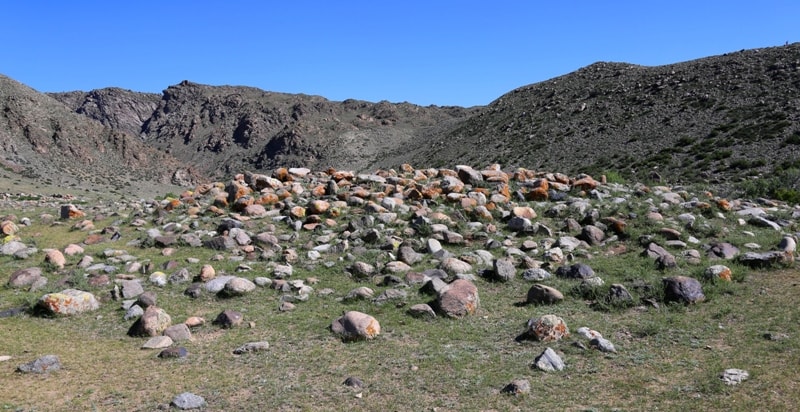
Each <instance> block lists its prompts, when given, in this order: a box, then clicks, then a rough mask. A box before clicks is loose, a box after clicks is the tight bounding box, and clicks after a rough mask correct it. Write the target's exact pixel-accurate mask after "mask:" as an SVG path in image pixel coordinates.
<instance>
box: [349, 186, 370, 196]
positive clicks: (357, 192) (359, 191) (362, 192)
mask: <svg viewBox="0 0 800 412" xmlns="http://www.w3.org/2000/svg"><path fill="white" fill-rule="evenodd" d="M351 194H352V195H353V196H355V197H360V198H362V199H368V198H369V196H370V192H369V190H367V189H365V188H363V187H361V186H356V187H354V188H353V190H352V192H351Z"/></svg>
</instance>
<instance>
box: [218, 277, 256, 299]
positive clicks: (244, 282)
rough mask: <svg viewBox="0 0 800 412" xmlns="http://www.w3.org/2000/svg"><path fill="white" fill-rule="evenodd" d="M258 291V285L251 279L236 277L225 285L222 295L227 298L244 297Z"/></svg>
mask: <svg viewBox="0 0 800 412" xmlns="http://www.w3.org/2000/svg"><path fill="white" fill-rule="evenodd" d="M254 290H256V284H255V283H253V282H252V281H251V280H250V279H245V278H241V277H234V278H232V279H230V280H228V282H226V283H225V287H224V288H223V289H222V291H221V293H222V294H224V295H225V296H242V295H245V294H247V293H250V292H252V291H254Z"/></svg>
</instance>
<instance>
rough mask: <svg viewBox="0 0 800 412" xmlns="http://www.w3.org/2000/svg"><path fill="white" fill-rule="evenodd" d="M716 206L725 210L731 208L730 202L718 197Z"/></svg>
mask: <svg viewBox="0 0 800 412" xmlns="http://www.w3.org/2000/svg"><path fill="white" fill-rule="evenodd" d="M717 207H718V208H720V209H722V210H724V211H726V212H727V211H729V210H731V202H729V201H728V200H727V199H719V200H717Z"/></svg>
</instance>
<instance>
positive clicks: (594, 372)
mask: <svg viewBox="0 0 800 412" xmlns="http://www.w3.org/2000/svg"><path fill="white" fill-rule="evenodd" d="M547 207H549V205H548V204H546V203H545V204H540V205H537V212H538V213H539V215H540V216H544V208H547ZM618 207H620V209H619V210H616V209H608V210H606V209H604V210H603V212H602V215H603V216H607V215H616V214H624V213H627V212H629V211H636V212H637V214H638V216H639V218H636V219H630V220H629V230H630V231H631V236H630V238H629V239H628V240H626V241H625V242H626V245H627V246H628V248H629V252H628V253H625V254H623V255H621V256H614V257H607V256H605V255H604V254H603V253H600V252H601V250H602V249H593V250H592V253H591V255H592V258H591V259H588V258H586V259H583V258H579V260H580V261H583V262H585V263H587V264H589V265H590V266H592V267H593V268H594V270H595V272H596V273H597V274H598V276H600V277H602V278H603V279H604V280H605V285H604V286H601V287H598V288H597V289H595V290H592V291H590V292H589V293H585V292H582V293H576V292H575V290H576V289H575V288H576V287H577V285H578V282H577V281H574V280H567V279H552V280H548V281H547V282H545V283H546V284H548V285H551V286H553V287H556V288H557V289H559V290H561V291H562V292H564V293H565V294H566V296H567V297H566V299H565V301H564V302H563V303H561V304H558V305H555V306H526V305H521V304H520V303H521V302H523V301H524V300H525V297H526V293H527V290H528V288H530V286H531V283H528V282H525V281H524V280H522V279H521V278H519V277H518V278H517V279H515V280H513V281H511V282H508V283H495V282H489V281H486V280H483V279H479V280H478V281H477V282H476V284H477V286H478V289H479V293H480V298H481V307H480V309H479V311H478V313H477V314H475V315H474V316H470V317H467V318H465V319H458V320H454V319H446V318H442V317H439V318H436V319H433V320H421V319H415V318H412V317H410V316H408V315H407V314H406V313H405V310H406V308H407V307H409V306H411V305H413V304H416V303H427V302H429V301H430V300H431V297H430V296H427V295H422V294H419V293H418V292H417V288H416V287H411V288H409V289H407V292H408V297H407V298H406V300H405V301H404V302H403V304H402V305H397V304H395V303H388V304H385V305H382V306H378V305H375V304H372V303H371V302H366V301H357V302H348V303H343V302H341V301H339V300H338V299H337V298H341V297H343V296H344V295H345V294H346V293H347V292H348V291H349V290H351V289H354V288H356V287H358V286H370V287H372V288H373V289H374V290H375V291H376V296H377V295H378V294H379V293H380V292H381V291H383V290H385V289H386V287H383V286H375V285H373V284H371V283H370V282H369V281H361V282H359V281H356V280H354V279H352V278H351V277H350V276H349V275H348V274H347V273H346V271H345V268H346V267H347V266H348V265H349V264H350V262H349V261H346V260H345V261H339V260H337V259H336V256H325V257H326V259H327V260H328V261H330V262H332V263H333V265H332V266H331V267H326V266H325V265H323V264H322V262H320V263H316V264H312V263H311V262H306V261H302V262H301V263H298V264H296V265H295V275H294V278H299V279H305V278H308V277H312V276H313V277H316V278H318V279H319V280H320V282H319V283H318V284H316V285H314V286H313V287H314V288H315V290H316V291H319V290H320V289H322V288H332V289H334V290H335V293H334V294H333V295H330V296H320V295H317V294H314V295H313V296H312V297H311V298H310V300H309V301H307V302H299V303H297V308H296V310H295V311H293V312H288V313H281V312H279V311H278V305H279V303H280V296H281V293H280V292H277V291H274V290H272V289H263V288H259V289H257V290H256V291H255V292H253V293H251V294H249V295H247V296H244V297H237V298H229V299H221V298H218V297H215V296H210V295H208V294H204V295H203V296H201V297H200V298H198V299H195V300H193V299H190V298H188V297H186V296H184V295H183V290H184V289H185V287H186V286H187V284H182V285H168V286H166V287H164V288H156V287H154V286H151V285H147V286H146V287H145V289H146V290H152V291H155V292H156V293H157V295H158V305H159V306H160V307H162V308H164V309H165V310H166V311H167V313H169V314H170V315H171V316H172V320H173V323H178V322H182V321H184V320H185V319H186V318H188V317H190V316H201V317H204V318H205V319H206V320H207V323H206V324H205V325H203V326H201V327H200V328H198V329H196V330H194V331H193V335H194V340H193V341H191V342H184V343H181V344H180V345H182V346H184V347H186V348H187V349H188V350H189V353H190V355H189V356H188V357H187V358H185V359H179V360H162V359H159V358H157V357H156V355H157V351H147V350H141V349H139V348H140V346H141V345H142V344H143V343H144V341H145V339H143V338H131V337H128V336H127V335H126V332H127V329H128V328H129V327H130V325H131V323H132V322H126V321H123V319H122V316H123V314H124V312H123V311H122V310H121V309H120V302H115V301H111V300H110V298H109V296H110V295H109V291H110V289H111V287H110V286H105V287H98V288H90V289H89V290H90V291H92V292H93V293H94V294H95V295H96V296H98V297H99V298H100V299H101V301H102V304H101V308H100V309H99V310H98V311H96V312H92V313H87V314H83V315H80V316H75V317H69V318H41V317H34V316H30V315H27V314H26V315H21V316H16V317H10V318H4V319H0V352H2V353H0V355H10V356H12V357H13V358H12V360H10V361H7V362H3V363H0V372H1V373H0V408H2V409H3V410H25V411H28V410H30V411H33V410H36V411H48V410H64V409H67V410H126V411H151V410H157V409H159V408H162V407H164V406H165V405H166V404H168V403H169V402H170V400H171V399H172V398H173V397H174V396H175V395H177V394H179V393H182V392H185V391H189V392H193V393H196V394H198V395H201V396H203V397H204V398H205V399H206V401H207V402H208V404H209V407H208V408H207V409H208V410H331V411H334V410H342V409H343V408H346V409H350V410H364V411H373V410H402V411H404V410H439V411H443V410H530V409H531V408H532V407H534V406H533V405H535V409H542V410H545V409H554V410H615V409H617V410H654V409H659V410H676V411H679V410H697V409H706V410H725V409H728V410H790V409H792V408H793V407H794V405H796V404H797V403H798V402H800V395H798V394H800V390H798V389H800V388H798V386H799V385H800V378H798V377H797V375H796V373H795V372H794V369H795V367H794V366H796V365H797V362H798V358H797V353H798V350H800V343H799V342H800V341H798V340H797V339H795V338H794V337H793V334H794V331H795V329H796V327H797V324H798V322H800V310H798V309H796V304H795V303H796V295H797V292H798V291H797V281H796V279H797V273H798V272H797V270H796V269H794V268H787V269H780V270H772V271H766V272H760V271H753V270H750V269H748V268H746V267H742V266H739V265H736V264H734V263H730V262H725V264H727V265H728V266H729V267H731V268H732V269H733V272H734V282H732V283H725V282H711V281H705V280H704V281H703V282H704V291H705V293H706V296H707V301H706V302H704V303H700V304H696V305H691V306H683V305H675V304H669V305H667V304H663V302H659V303H660V304H659V305H658V307H654V306H652V305H649V304H646V303H643V302H642V301H641V299H643V298H648V297H658V295H659V294H660V290H659V287H660V284H661V281H660V279H661V278H662V277H663V276H671V275H677V274H682V275H688V276H693V277H696V278H702V271H703V270H704V268H705V267H707V266H708V265H710V264H714V263H719V262H711V261H708V260H704V261H703V263H702V264H701V265H698V266H691V265H687V264H683V263H682V264H681V265H680V266H679V267H678V268H677V269H674V270H670V271H667V272H661V271H658V270H656V268H655V265H654V263H653V261H652V260H651V259H648V258H644V257H641V256H639V252H640V251H641V247H640V246H638V244H637V239H638V236H639V235H640V234H646V233H653V231H654V230H656V229H657V228H659V227H661V226H663V225H667V223H664V224H663V225H662V224H659V223H653V222H650V221H646V220H644V218H643V216H644V213H643V211H644V209H646V207H642V210H640V209H639V208H637V207H634V208H633V210H627V209H626V208H625V207H622V206H618ZM43 211H47V210H31V211H26V213H25V214H24V215H27V216H30V217H31V218H32V219H33V221H34V224H33V225H32V226H30V227H25V228H23V231H22V232H21V233H20V236H21V237H22V239H23V241H25V242H26V243H30V242H35V243H36V244H37V245H38V246H39V247H40V248H43V247H57V248H59V249H63V247H65V246H66V245H67V244H69V243H80V242H81V241H82V240H83V239H85V237H86V235H87V233H85V232H80V231H75V230H71V225H70V223H65V224H57V225H50V224H42V223H40V220H39V219H38V218H36V217H37V216H38V215H39V214H40V213H41V212H43ZM48 212H49V213H52V214H55V213H56V212H57V210H55V211H48ZM15 213H16V214H17V215H18V216H22V215H23V214H22V213H21V212H20V211H16V212H15ZM122 213H125V211H123V212H122ZM697 215H698V222H697V223H696V224H697V225H699V224H701V223H708V224H709V227H711V228H712V229H709V232H708V233H712V232H713V234H714V235H716V236H719V237H721V238H723V239H724V240H726V241H730V242H732V243H734V244H735V245H739V246H741V245H742V244H743V243H746V242H758V243H761V244H762V245H765V246H771V245H773V244H776V243H777V240H778V239H779V234H778V233H777V232H775V231H772V230H770V229H761V228H751V227H747V230H750V231H752V232H754V233H755V235H756V236H755V237H751V236H748V235H744V234H742V233H741V228H739V227H737V226H736V225H735V223H734V222H735V220H734V219H732V218H731V217H727V218H726V219H720V218H719V217H716V216H715V215H713V214H710V215H708V216H700V214H699V213H697ZM170 216H176V215H170ZM120 220H122V224H121V225H119V226H120V227H121V228H122V231H123V237H122V239H121V240H119V241H117V242H113V243H111V242H109V243H101V244H98V245H93V246H86V254H87V255H91V256H94V257H95V259H96V262H97V261H102V258H101V257H100V256H101V254H102V252H103V251H104V250H105V249H109V248H112V249H124V250H126V251H128V252H129V253H130V254H132V255H134V256H136V257H137V258H138V259H139V260H150V261H152V262H153V263H154V264H155V266H156V268H159V270H160V265H161V264H162V263H164V262H166V261H168V260H174V261H177V262H179V267H187V268H188V269H189V271H190V273H192V274H193V275H195V274H198V273H199V270H200V267H201V266H202V265H203V264H206V263H210V264H212V265H213V266H214V267H215V268H216V269H217V272H218V273H219V272H221V271H224V272H227V273H234V271H235V269H236V266H237V265H238V263H237V262H231V261H227V260H226V261H220V262H217V261H211V258H212V256H213V255H215V254H217V252H214V251H210V250H206V249H203V248H197V249H190V248H187V247H180V248H178V252H177V254H176V255H173V256H170V257H166V256H162V255H161V254H160V250H159V249H155V248H137V247H132V246H126V245H125V242H127V241H129V240H132V239H136V238H138V237H139V236H141V233H139V232H137V231H136V230H135V228H133V227H130V226H129V225H128V224H127V223H128V222H129V221H130V219H129V218H128V217H126V216H106V217H104V218H103V219H99V220H97V221H95V226H96V227H97V228H98V229H99V228H102V227H105V226H108V225H112V224H114V223H119V221H120ZM406 220H407V219H406ZM212 223H213V222H208V223H207V224H209V225H211V224H212ZM256 224H261V223H258V222H257V223H256ZM551 226H552V224H551ZM554 227H555V226H554ZM723 228H728V229H729V230H728V231H727V234H726V231H725V230H723ZM253 230H254V231H256V232H257V231H258V230H257V226H256V229H253ZM537 236H538V235H537ZM310 239H311V235H310V234H308V233H301V235H300V240H299V241H298V242H297V243H296V244H297V245H303V244H305V243H306V242H308V241H309V240H310ZM517 240H519V239H517ZM471 248H474V247H473V246H467V247H466V248H464V249H452V248H450V249H451V250H453V251H454V252H455V253H461V252H466V251H468V250H470V249H471ZM298 251H299V252H300V255H301V256H303V255H304V250H303V249H302V248H301V247H298ZM673 253H675V252H674V251H673ZM498 255H499V252H498ZM188 257H196V258H198V259H199V260H200V261H199V262H198V263H195V264H190V263H187V262H186V258H188ZM79 258H80V257H78V256H76V257H69V258H68V267H67V268H66V269H65V270H64V271H55V270H54V269H53V268H48V269H47V270H46V276H47V277H48V279H49V282H48V285H47V286H46V287H45V289H44V290H40V291H37V292H28V291H22V290H14V289H9V288H5V287H3V288H0V310H3V309H7V308H12V307H17V306H20V305H24V304H26V303H27V304H31V303H33V302H35V301H36V299H38V297H39V296H41V295H42V294H44V293H46V292H50V291H58V290H61V289H63V288H64V287H65V286H63V285H62V284H59V281H60V280H62V279H64V278H70V277H75V276H81V272H80V271H79V270H77V269H76V268H75V266H74V265H75V263H77V261H78V259H79ZM358 259H362V260H365V261H368V262H370V263H374V262H376V261H385V259H386V256H385V252H369V253H367V254H365V255H362V256H359V257H358ZM42 260H43V257H42V255H41V254H39V255H36V257H34V258H32V259H31V260H29V261H20V260H14V259H12V258H9V257H0V265H2V266H0V267H2V268H3V269H2V274H3V276H2V277H0V281H3V283H5V281H6V279H7V277H8V276H9V275H10V273H12V272H13V271H14V270H16V269H18V268H22V267H29V266H34V265H41V263H42ZM249 264H250V265H251V266H252V267H253V269H254V270H253V271H251V272H245V273H243V274H241V275H242V276H245V277H248V278H251V279H252V278H253V277H255V276H269V273H268V271H267V266H266V262H258V261H257V262H249ZM429 267H431V264H430V263H428V262H425V263H422V264H420V265H418V266H417V267H416V268H415V269H417V270H423V269H426V268H429ZM167 273H168V274H169V272H168V271H167ZM140 277H142V278H143V279H145V280H146V278H147V275H140ZM78 283H80V282H78ZM612 283H622V284H624V285H625V286H626V287H627V288H628V290H629V291H630V292H631V294H632V295H633V296H634V302H633V304H615V303H613V302H606V301H604V300H603V299H604V296H606V294H607V291H608V288H609V286H610V285H611V284H612ZM81 287H88V286H87V285H86V284H81ZM225 309H234V310H237V311H241V312H242V313H243V314H244V323H245V326H242V327H238V328H233V329H220V328H218V327H216V326H214V325H212V324H211V323H210V322H211V321H212V320H213V319H214V317H216V315H217V314H218V313H220V312H221V311H222V310H225ZM347 310H359V311H363V312H366V313H369V314H371V315H373V316H375V317H376V318H377V319H378V320H379V322H380V323H381V328H382V333H381V335H380V336H379V337H378V338H377V339H375V340H373V341H368V342H354V343H343V342H342V341H341V340H340V339H338V338H337V337H335V336H333V335H332V334H331V333H330V331H329V330H328V326H329V325H330V323H331V321H332V320H333V319H334V318H336V317H338V316H339V315H340V314H341V313H342V312H343V311H347ZM545 314H556V315H558V316H560V317H562V318H563V319H564V320H565V322H566V323H567V325H568V327H569V328H570V330H571V331H572V332H573V333H574V332H575V330H576V329H577V328H579V327H581V326H588V327H590V328H592V329H594V330H597V331H599V332H601V333H602V334H603V335H604V336H605V337H606V338H607V339H609V340H610V341H611V342H612V343H614V345H615V346H616V348H617V351H618V352H617V353H615V354H603V353H600V352H598V351H596V350H581V349H579V348H577V347H575V346H574V345H572V343H573V342H574V341H577V340H582V338H580V337H577V336H576V335H573V336H571V337H570V338H568V339H566V340H564V341H561V342H550V343H542V342H536V341H530V340H526V341H521V342H517V341H515V337H516V336H517V335H519V334H520V333H521V332H523V330H524V328H525V324H526V322H527V320H528V319H530V318H533V317H538V316H542V315H545ZM251 325H252V327H251ZM765 332H778V333H787V334H789V335H790V336H792V337H790V338H789V339H784V340H779V341H772V340H767V339H765V338H764V333H765ZM260 340H266V341H268V342H269V343H270V349H269V350H268V351H266V352H260V353H253V354H247V355H241V356H240V355H233V354H232V353H231V352H232V350H233V349H235V348H236V347H238V346H240V345H241V344H243V343H246V342H250V341H260ZM584 343H585V342H584ZM546 347H552V348H553V349H554V350H556V351H557V352H559V353H560V354H561V356H562V358H563V359H564V361H565V363H566V364H567V368H566V369H565V370H564V371H562V372H557V373H543V372H540V371H537V370H534V369H532V368H531V366H530V365H531V363H532V362H533V361H534V359H535V358H536V356H538V355H539V354H540V353H541V352H542V351H543V350H544V349H545V348H546ZM45 354H57V355H58V356H59V357H60V358H61V362H62V364H63V366H64V369H63V370H61V371H58V372H55V373H53V374H51V375H48V376H38V375H26V374H20V373H15V372H14V369H15V368H16V367H17V366H18V365H19V364H22V363H24V362H28V361H31V360H33V359H35V358H37V357H39V356H42V355H45ZM727 368H740V369H745V370H747V371H749V372H750V375H751V378H750V380H748V381H746V382H744V383H742V384H741V385H738V386H734V387H729V386H725V385H723V384H721V383H720V382H719V379H718V375H719V374H720V373H721V372H722V371H723V370H724V369H727ZM349 376H356V377H359V378H361V379H362V380H363V381H364V382H365V384H366V386H365V388H363V389H362V390H360V391H356V390H353V389H351V388H348V387H345V386H344V385H343V384H342V382H343V381H344V380H345V378H347V377H349ZM517 378H526V379H528V380H529V381H530V382H531V387H532V388H531V389H532V390H531V393H530V394H528V395H523V396H519V397H513V396H508V395H505V394H501V393H500V390H501V389H502V388H503V386H505V385H506V384H507V383H509V382H511V381H512V380H514V379H517ZM20 388H31V389H30V390H20ZM34 388H35V389H34ZM358 393H360V394H361V397H357V396H356V395H357V394H358Z"/></svg>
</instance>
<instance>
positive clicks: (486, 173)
mask: <svg viewBox="0 0 800 412" xmlns="http://www.w3.org/2000/svg"><path fill="white" fill-rule="evenodd" d="M481 175H482V176H483V180H485V181H487V182H490V183H508V173H506V172H503V171H500V170H481Z"/></svg>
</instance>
